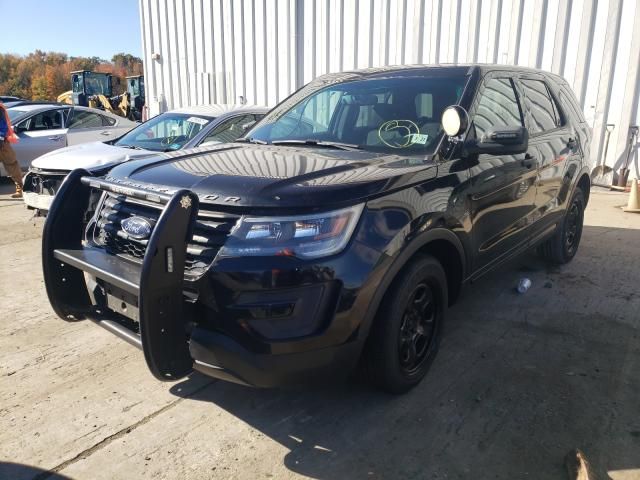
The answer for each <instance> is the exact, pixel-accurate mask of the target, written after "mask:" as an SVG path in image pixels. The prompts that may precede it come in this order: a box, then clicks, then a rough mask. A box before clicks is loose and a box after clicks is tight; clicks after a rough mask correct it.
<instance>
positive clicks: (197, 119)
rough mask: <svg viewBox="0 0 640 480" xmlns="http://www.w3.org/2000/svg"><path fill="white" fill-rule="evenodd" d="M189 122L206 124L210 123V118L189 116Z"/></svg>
mask: <svg viewBox="0 0 640 480" xmlns="http://www.w3.org/2000/svg"><path fill="white" fill-rule="evenodd" d="M187 122H191V123H197V124H198V125H206V124H207V123H209V121H208V120H205V119H204V118H200V117H189V118H187Z"/></svg>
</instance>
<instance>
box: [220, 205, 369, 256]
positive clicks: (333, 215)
mask: <svg viewBox="0 0 640 480" xmlns="http://www.w3.org/2000/svg"><path fill="white" fill-rule="evenodd" d="M363 207H364V204H360V205H355V206H353V207H349V208H344V209H341V210H334V211H332V212H326V213H319V214H312V215H296V216H291V217H249V216H243V217H242V218H241V219H240V220H239V221H238V223H237V225H236V227H235V228H234V229H233V230H232V231H231V233H230V235H229V237H228V238H227V241H226V242H225V245H224V246H223V247H222V248H221V249H220V252H219V254H218V255H219V256H220V257H247V256H253V257H267V256H274V255H278V256H290V257H298V258H303V259H306V258H318V257H326V256H329V255H334V254H336V253H339V252H341V251H342V250H343V249H344V247H345V246H346V245H347V243H348V242H349V239H350V238H351V234H352V233H353V230H354V229H355V228H356V224H357V223H358V219H359V218H360V214H361V213H362V209H363Z"/></svg>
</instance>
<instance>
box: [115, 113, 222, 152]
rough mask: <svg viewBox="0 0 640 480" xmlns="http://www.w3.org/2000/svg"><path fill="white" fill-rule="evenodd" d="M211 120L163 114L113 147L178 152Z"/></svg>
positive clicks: (181, 114)
mask: <svg viewBox="0 0 640 480" xmlns="http://www.w3.org/2000/svg"><path fill="white" fill-rule="evenodd" d="M213 120H215V118H214V117H205V116H201V115H189V114H186V113H170V112H169V113H163V114H162V115H158V116H157V117H154V118H152V119H151V120H149V121H148V122H145V123H143V124H142V125H139V126H138V127H136V128H134V129H133V130H131V131H130V132H129V133H127V134H126V135H124V136H123V137H121V138H120V139H119V140H118V141H117V142H115V143H114V145H117V146H119V147H136V148H144V149H146V150H155V151H158V152H168V151H171V150H179V149H181V148H182V147H183V146H184V145H185V143H187V142H188V141H189V140H191V139H192V138H193V137H195V136H196V135H197V134H198V133H200V131H201V130H202V129H203V128H204V127H206V126H207V125H208V124H209V123H211V122H212V121H213Z"/></svg>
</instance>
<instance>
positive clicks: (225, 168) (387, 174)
mask: <svg viewBox="0 0 640 480" xmlns="http://www.w3.org/2000/svg"><path fill="white" fill-rule="evenodd" d="M436 173H437V168H436V165H435V163H434V161H433V159H432V157H401V156H398V155H389V154H382V153H373V152H367V151H344V150H330V149H327V148H312V147H301V148H298V147H285V146H273V145H253V144H239V143H236V144H225V145H220V146H217V147H213V148H211V147H209V148H207V149H205V148H199V149H193V150H183V151H181V152H171V153H166V154H160V155H157V156H155V157H153V158H149V159H145V160H140V161H133V162H127V163H126V164H122V165H119V166H117V167H115V168H114V169H113V170H111V171H110V172H109V175H107V177H106V180H107V181H110V182H114V183H118V184H121V185H124V186H127V185H128V186H131V187H134V188H139V189H143V190H152V191H162V192H166V193H169V194H170V193H172V192H175V191H177V190H179V189H183V188H186V189H190V190H191V191H193V192H194V193H195V194H197V195H198V197H199V198H200V201H201V202H205V203H211V204H224V205H227V206H251V207H287V208H317V207H325V206H328V205H345V204H353V203H358V202H360V201H365V200H367V199H368V198H370V197H373V196H377V195H380V194H383V193H385V192H389V191H392V190H395V189H399V188H401V187H404V186H406V185H409V184H415V183H419V182H424V181H426V180H429V179H430V178H434V177H435V176H436Z"/></svg>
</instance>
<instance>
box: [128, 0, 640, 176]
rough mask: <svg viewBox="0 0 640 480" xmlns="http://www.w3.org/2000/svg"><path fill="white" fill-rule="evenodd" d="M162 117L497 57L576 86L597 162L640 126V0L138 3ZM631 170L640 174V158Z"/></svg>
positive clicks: (613, 157)
mask: <svg viewBox="0 0 640 480" xmlns="http://www.w3.org/2000/svg"><path fill="white" fill-rule="evenodd" d="M139 3H140V19H141V27H142V43H143V55H144V61H145V76H146V86H147V104H148V105H149V107H150V113H151V115H154V114H157V113H159V112H161V111H164V110H166V109H171V108H177V107H181V106H187V105H196V104H207V103H235V102H238V101H239V99H240V97H244V98H245V99H246V100H247V101H248V102H249V103H256V104H264V105H270V106H273V105H275V104H276V103H277V102H279V101H280V100H282V99H284V98H285V97H286V96H288V95H289V94H290V93H291V92H293V91H294V90H296V89H297V88H299V87H301V86H302V85H304V84H305V83H306V82H308V81H309V80H311V79H312V78H314V77H316V76H318V75H321V74H323V73H326V72H336V71H344V70H350V69H355V68H364V67H369V66H379V65H394V64H413V63H449V62H486V63H503V64H518V65H526V66H531V67H538V68H543V69H545V70H550V71H553V72H556V73H560V74H561V75H563V76H564V77H565V78H566V79H567V80H568V81H569V83H570V84H571V85H572V86H573V88H574V91H575V92H576V95H577V96H578V98H579V100H580V101H581V103H582V106H583V109H584V111H585V114H586V117H587V119H589V121H590V122H592V127H593V129H594V140H593V146H592V147H593V148H592V152H593V155H594V158H593V159H592V161H593V162H594V163H599V162H600V158H601V157H602V155H603V151H604V143H605V125H606V124H614V125H615V127H614V128H613V131H612V134H611V141H610V145H609V148H608V155H607V159H606V164H607V165H610V166H614V167H615V168H618V167H619V165H620V163H621V162H622V160H623V158H625V156H626V144H627V138H628V137H627V136H628V132H629V126H630V125H638V124H640V108H639V103H640V0H139ZM637 148H638V146H637V145H636V146H635V149H636V150H635V151H636V160H635V166H634V168H632V173H635V174H636V175H637V176H638V177H640V172H639V171H638V165H637V162H638V160H637Z"/></svg>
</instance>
